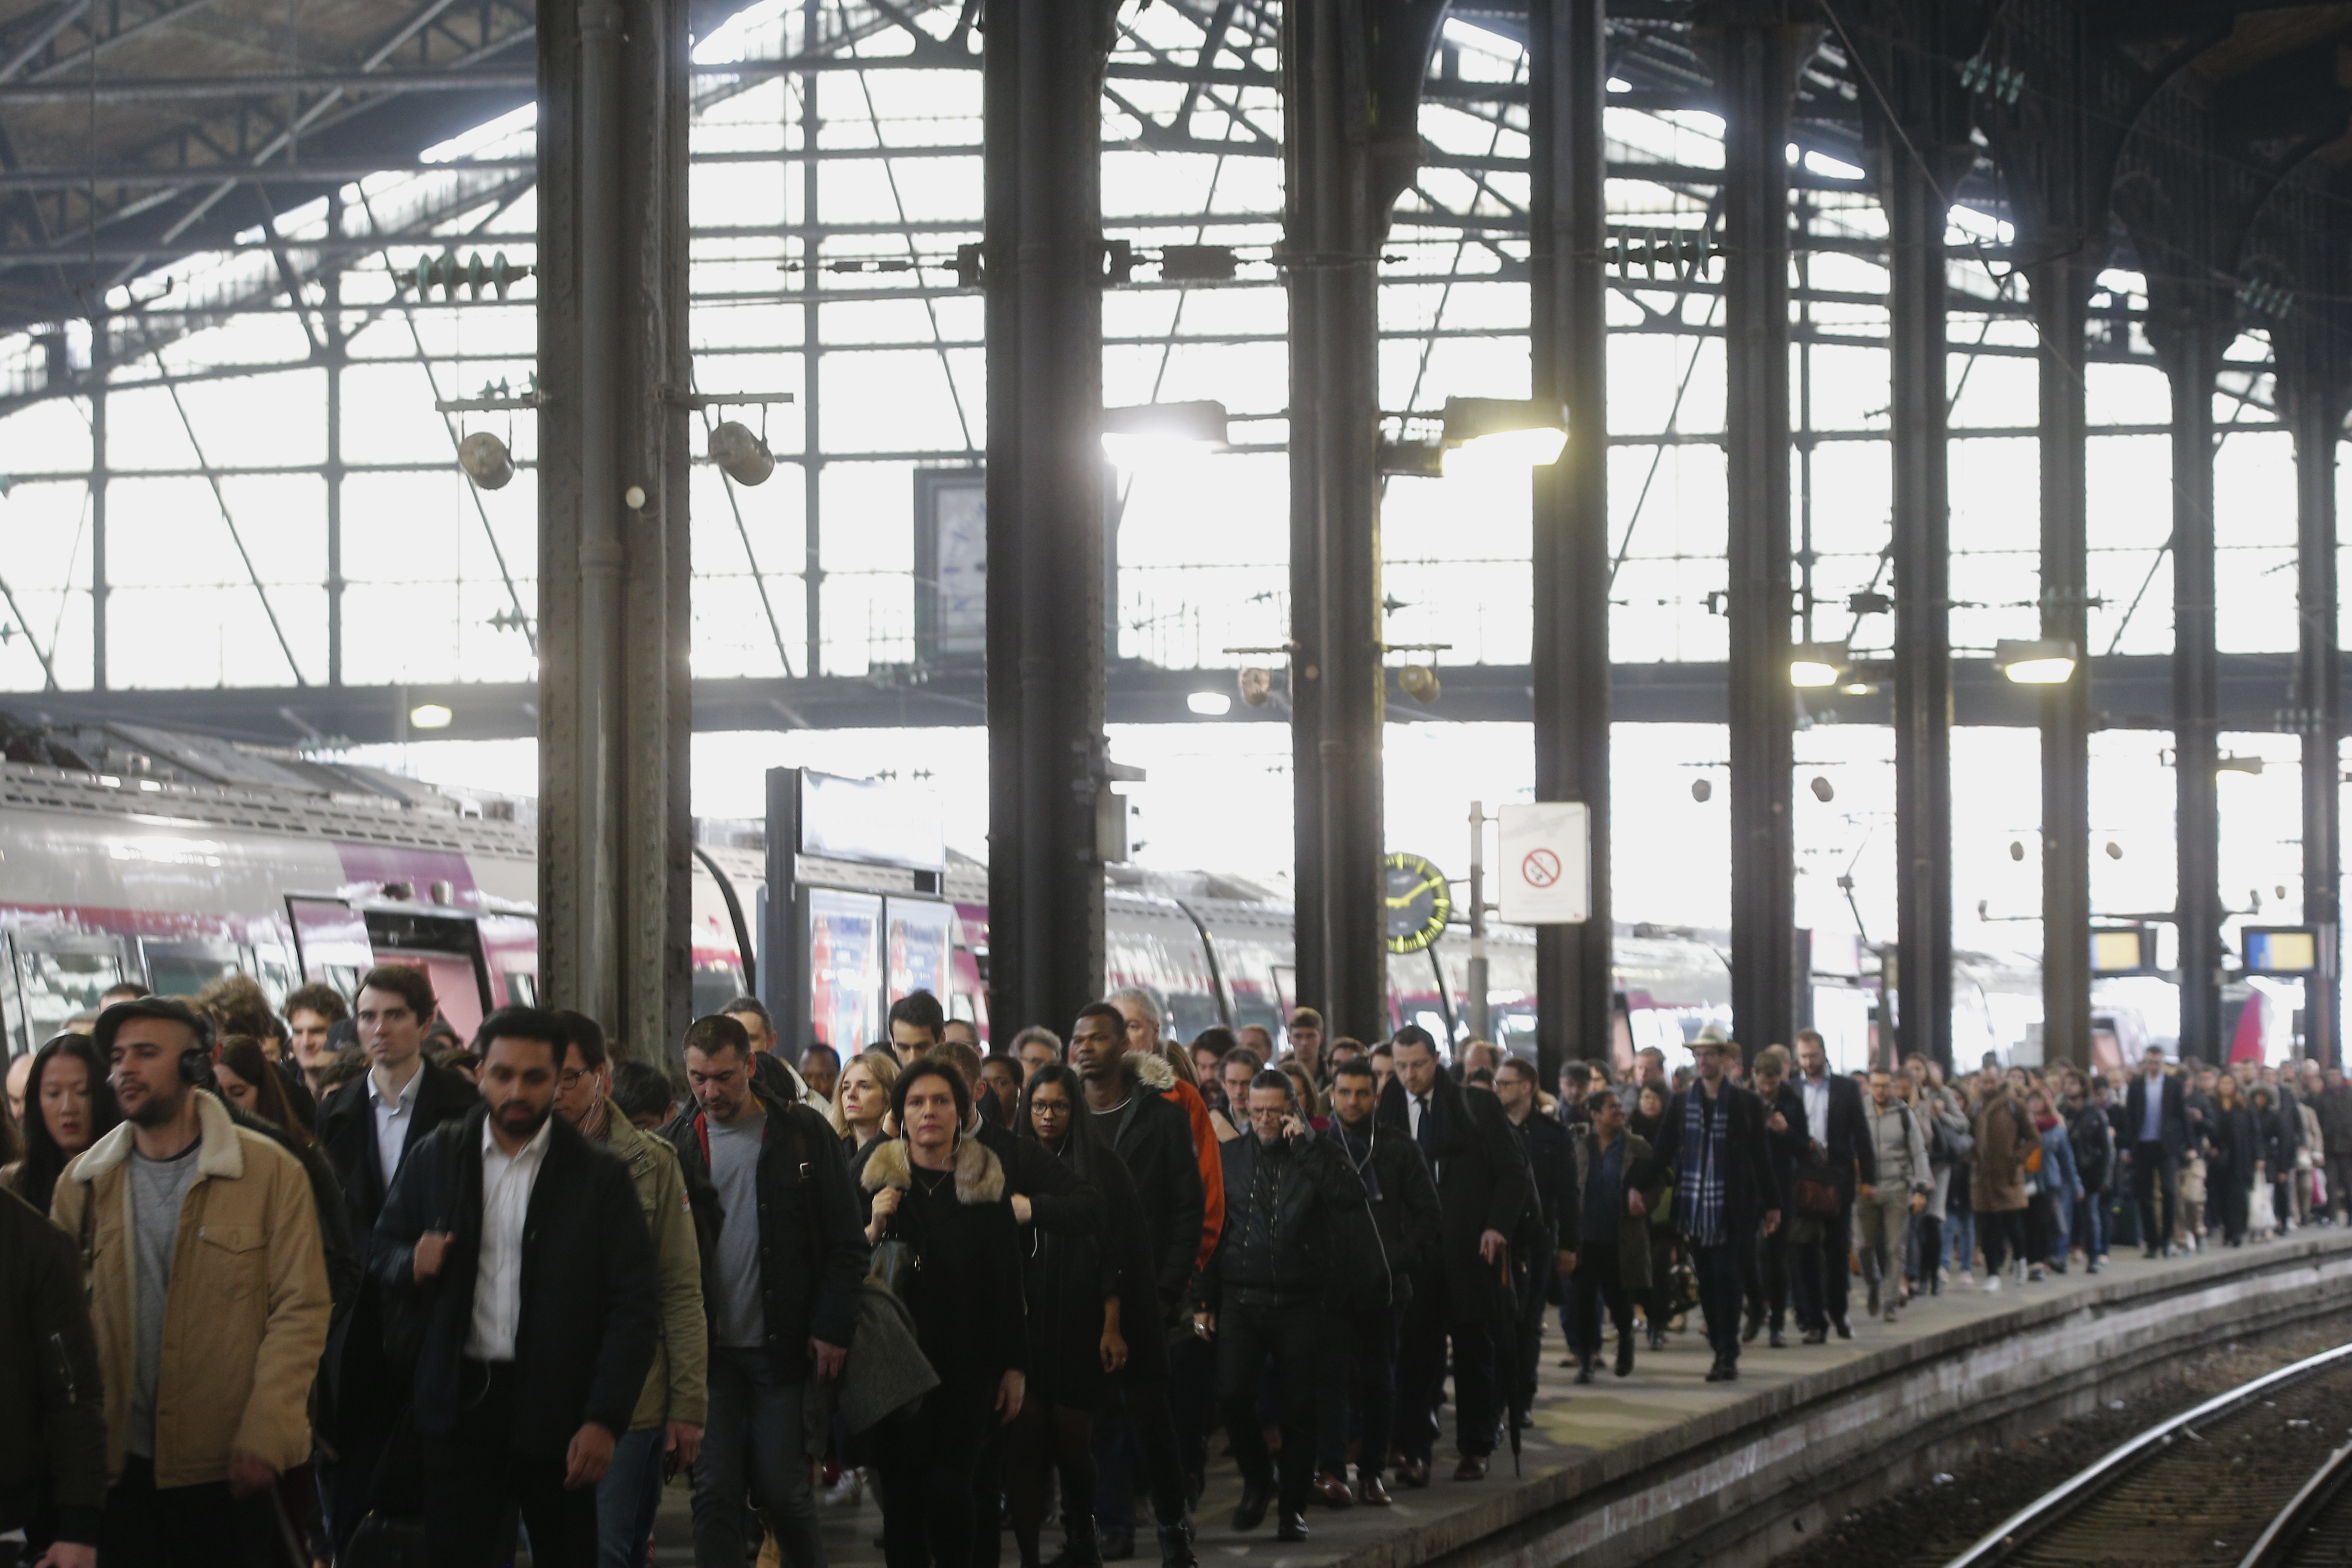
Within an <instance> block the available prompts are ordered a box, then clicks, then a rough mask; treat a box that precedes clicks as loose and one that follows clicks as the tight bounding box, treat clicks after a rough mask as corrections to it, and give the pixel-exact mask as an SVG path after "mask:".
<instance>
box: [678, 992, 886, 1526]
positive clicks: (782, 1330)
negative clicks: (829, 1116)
mask: <svg viewBox="0 0 2352 1568" xmlns="http://www.w3.org/2000/svg"><path fill="white" fill-rule="evenodd" d="M685 1056H686V1078H687V1086H688V1089H691V1090H692V1092H693V1095H694V1110H692V1111H690V1112H688V1114H686V1115H684V1116H681V1117H679V1118H678V1119H677V1121H672V1122H671V1123H670V1124H669V1125H668V1126H667V1127H665V1128H663V1129H662V1136H663V1137H665V1138H667V1140H668V1141H669V1143H670V1146H671V1147H672V1148H674V1149H676V1150H677V1163H678V1169H679V1173H681V1174H682V1175H683V1176H684V1177H685V1178H686V1192H687V1201H688V1204H689V1205H691V1206H692V1207H693V1209H694V1219H695V1235H696V1239H697V1240H698V1242H699V1243H700V1245H701V1247H702V1303H703V1310H704V1311H705V1312H706V1313H707V1314H708V1316H709V1329H710V1338H709V1343H710V1361H709V1406H708V1413H707V1415H706V1416H705V1419H704V1422H703V1436H702V1451H701V1452H700V1453H699V1454H698V1455H696V1456H695V1462H694V1542H695V1559H696V1561H697V1562H698V1563H707V1564H708V1563H718V1564H725V1565H727V1568H733V1564H735V1563H739V1562H740V1561H742V1560H743V1559H744V1558H745V1557H746V1556H748V1555H750V1554H751V1552H753V1551H756V1550H757V1543H756V1542H746V1541H745V1539H744V1535H745V1531H744V1528H743V1504H744V1499H745V1496H746V1495H747V1493H748V1492H749V1491H750V1490H751V1489H753V1487H754V1484H755V1483H756V1489H757V1490H758V1492H759V1494H760V1498H761V1504H762V1506H763V1507H764V1508H765V1509H766V1511H767V1522H768V1528H769V1530H770V1531H772V1533H773V1534H774V1535H775V1537H776V1539H777V1542H779V1544H780V1545H782V1548H783V1550H784V1553H785V1555H786V1557H787V1558H788V1559H789V1560H790V1561H792V1562H793V1563H804V1562H822V1561H823V1550H824V1548H823V1545H822V1542H821V1541H820V1539H819V1536H818V1531H817V1515H816V1499H815V1497H814V1493H813V1492H812V1491H811V1489H810V1487H809V1479H808V1467H807V1466H806V1465H805V1464H803V1463H802V1462H801V1460H802V1455H801V1452H800V1447H799V1443H798V1436H799V1433H800V1431H801V1425H802V1422H803V1411H804V1410H805V1408H806V1404H807V1397H806V1395H807V1388H808V1381H809V1379H810V1378H811V1377H820V1378H827V1377H835V1376H838V1375H839V1374H840V1372H841V1367H842V1364H843V1363H844V1361H845V1359H846V1357H847V1352H848V1349H849V1343H850V1337H851V1335H852V1333H853V1332H854V1331H855V1330H856V1322H857V1300H858V1290H859V1287H860V1283H861V1282H862V1281H863V1280H864V1279H865V1277H866V1266H867V1263H868V1261H869V1259H870V1258H871V1256H872V1252H871V1249H870V1248H869V1247H867V1246H866V1236H865V1232H864V1230H863V1229H862V1228H861V1226H860V1222H859V1219H858V1207H859V1205H858V1202H857V1194H856V1188H855V1186H854V1185H853V1184H852V1183H851V1181H850V1178H849V1173H848V1172H847V1171H846V1170H845V1168H844V1165H843V1162H842V1160H841V1154H840V1150H841V1145H840V1143H839V1142H838V1141H837V1140H836V1139H835V1137H834V1133H833V1129H832V1128H831V1127H830V1126H829V1125H827V1124H826V1123H825V1121H824V1119H823V1118H822V1117H820V1116H818V1115H817V1113H816V1112H815V1111H814V1110H811V1109H809V1108H808V1107H807V1106H806V1105H803V1104H796V1103H793V1102H791V1101H788V1100H781V1099H778V1098H776V1097H774V1096H773V1095H772V1094H771V1093H770V1092H769V1090H768V1089H767V1087H766V1085H765V1083H764V1081H763V1079H762V1076H761V1073H760V1068H759V1063H760V1062H761V1060H763V1059H765V1058H764V1055H763V1054H762V1053H759V1052H755V1051H754V1050H753V1049H752V1047H751V1036H750V1034H749V1033H748V1032H747V1031H746V1030H745V1029H744V1027H743V1025H742V1022H741V1020H740V1019H738V1018H736V1017H734V1016H730V1015H729V1014H724V1013H718V1014H713V1015H711V1016H708V1017H702V1018H697V1019H696V1020H695V1021H694V1022H693V1023H692V1024H690V1025H688V1026H687V1031H686V1042H685ZM880 1142H881V1141H880V1140H877V1141H876V1143H875V1144H874V1145H869V1147H876V1146H878V1145H879V1143H880Z"/></svg>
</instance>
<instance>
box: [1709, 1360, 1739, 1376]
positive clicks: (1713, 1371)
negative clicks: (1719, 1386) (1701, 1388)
mask: <svg viewBox="0 0 2352 1568" xmlns="http://www.w3.org/2000/svg"><path fill="white" fill-rule="evenodd" d="M1738 1375H1739V1374H1738V1373H1736V1372H1734V1371H1732V1370H1731V1359H1730V1358H1729V1357H1728V1356H1717V1357H1716V1358H1715V1364H1714V1365H1713V1366H1711V1367H1708V1368H1707V1369H1706V1381H1707V1382H1709V1383H1729V1382H1730V1381H1731V1380H1732V1379H1733V1378H1735V1377H1737V1376H1738Z"/></svg>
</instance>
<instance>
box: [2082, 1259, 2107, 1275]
mask: <svg viewBox="0 0 2352 1568" xmlns="http://www.w3.org/2000/svg"><path fill="white" fill-rule="evenodd" d="M2104 1267H2105V1266H2104V1265H2103V1264H2101V1263H2100V1262H2099V1260H2098V1259H2097V1258H2092V1259H2091V1260H2090V1261H2089V1262H2088V1263H2085V1264H2084V1265H2083V1272H2084V1273H2085V1274H2096V1273H2098V1272H2099V1271H2100V1270H2101V1269H2102V1268H2104Z"/></svg>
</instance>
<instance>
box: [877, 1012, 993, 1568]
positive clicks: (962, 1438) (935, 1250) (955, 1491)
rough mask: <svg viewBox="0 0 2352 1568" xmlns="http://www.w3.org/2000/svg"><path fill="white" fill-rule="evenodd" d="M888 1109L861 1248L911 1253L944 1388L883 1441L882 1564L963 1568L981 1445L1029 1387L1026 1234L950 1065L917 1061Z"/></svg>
mask: <svg viewBox="0 0 2352 1568" xmlns="http://www.w3.org/2000/svg"><path fill="white" fill-rule="evenodd" d="M892 1110H893V1111H894V1112H895V1114H896V1116H897V1118H898V1126H899V1128H900V1130H901V1131H900V1132H899V1134H898V1136H897V1137H895V1138H891V1139H889V1140H887V1141H885V1142H877V1143H876V1144H874V1145H873V1147H872V1150H871V1152H870V1154H869V1156H868V1158H867V1159H866V1166H865V1170H864V1173H863V1174H862V1175H861V1177H860V1179H859V1183H858V1185H859V1187H860V1189H861V1192H862V1195H863V1197H864V1201H865V1203H866V1212H867V1224H866V1239H867V1240H868V1241H870V1242H874V1243H876V1244H877V1245H878V1244H879V1243H880V1242H882V1241H883V1240H885V1239H889V1240H895V1241H899V1242H903V1243H905V1244H906V1245H907V1247H908V1248H909V1249H910V1250H911V1251H912V1253H913V1255H914V1256H913V1258H911V1259H910V1260H909V1261H908V1266H907V1267H906V1268H905V1269H904V1270H903V1271H902V1272H901V1273H900V1274H899V1277H898V1289H899V1295H900V1299H901V1300H903V1301H904V1302H905V1303H906V1307H907V1310H908V1313H909V1314H911V1315H912V1316H913V1318H914V1320H915V1339H916V1342H917V1343H918V1344H919V1345H920V1346H921V1347H922V1352H923V1354H924V1356H925V1358H926V1359H928V1360H929V1362H930V1363H931V1369H932V1370H933V1371H934V1372H936V1373H939V1376H940V1386H939V1387H938V1388H936V1389H934V1390H932V1391H931V1392H930V1393H929V1394H926V1395H925V1396H924V1398H923V1402H922V1405H920V1406H919V1408H918V1409H917V1410H916V1411H914V1412H913V1413H912V1414H911V1415H900V1416H897V1417H893V1418H892V1419H891V1420H889V1421H887V1422H886V1423H884V1425H883V1426H882V1427H880V1428H878V1429H877V1432H876V1448H877V1458H878V1460H879V1463H880V1468H881V1472H882V1500H883V1512H882V1536H883V1554H884V1556H885V1558H886V1560H887V1562H888V1563H889V1565H890V1568H922V1565H923V1564H924V1563H936V1564H938V1568H964V1564H966V1563H970V1562H971V1551H972V1539H973V1528H972V1521H973V1512H972V1510H973V1508H974V1506H975V1500H974V1498H973V1495H972V1490H973V1487H972V1481H973V1470H974V1463H975V1461H976V1459H977V1458H978V1457H979V1454H980V1452H981V1448H982V1437H983V1436H985V1435H986V1433H987V1431H988V1426H989V1424H990V1423H991V1422H1006V1421H1010V1420H1012V1419H1013V1416H1014V1415H1018V1414H1019V1413H1020V1410H1021V1402H1022V1397H1023V1394H1024V1387H1025V1384H1026V1379H1025V1376H1024V1373H1025V1369H1026V1367H1027V1364H1028V1356H1027V1351H1028V1346H1027V1329H1026V1326H1025V1324H1024V1321H1023V1309H1022V1300H1021V1255H1020V1250H1019V1229H1018V1226H1016V1225H1015V1224H1014V1222H1013V1205H1012V1201H1011V1198H1010V1196H1009V1195H1008V1193H1007V1189H1006V1186H1005V1181H1004V1168H1003V1165H1002V1164H1000V1163H998V1161H997V1158H996V1156H995V1154H994V1153H992V1152H990V1150H989V1149H988V1148H987V1146H986V1145H984V1144H982V1142H980V1140H979V1139H977V1138H967V1137H965V1136H964V1135H963V1131H962V1129H963V1128H964V1127H965V1125H966V1124H967V1123H969V1122H970V1121H971V1089H969V1088H968V1087H967V1086H966V1085H965V1083H964V1081H963V1076H962V1075H961V1073H959V1072H957V1071H956V1069H955V1068H954V1066H953V1065H952V1064H951V1063H948V1062H944V1061H939V1060H936V1059H933V1058H918V1059H917V1060H915V1061H913V1062H910V1063H908V1066H907V1067H906V1068H905V1069H904V1070H903V1071H902V1072H901V1073H900V1074H899V1077H898V1084H897V1086H896V1087H895V1089H894V1090H893V1093H892ZM987 1506H988V1507H990V1508H993V1507H995V1506H996V1504H995V1500H994V1499H989V1500H987Z"/></svg>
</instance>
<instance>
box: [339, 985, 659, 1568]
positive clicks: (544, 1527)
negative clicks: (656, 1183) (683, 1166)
mask: <svg viewBox="0 0 2352 1568" xmlns="http://www.w3.org/2000/svg"><path fill="white" fill-rule="evenodd" d="M481 1037H482V1040H483V1042H484V1050H483V1057H482V1104H481V1105H480V1106H478V1107H477V1108H476V1109H475V1110H472V1111H470V1112H468V1113H467V1115H466V1116H465V1117H464V1118H463V1119H462V1120H460V1121H455V1122H452V1123H450V1124H448V1125H446V1126H444V1127H442V1128H440V1129H439V1130H437V1131H436V1132H435V1133H434V1134H433V1136H432V1137H431V1138H429V1139H427V1140H426V1141H425V1142H422V1143H420V1144H418V1145H417V1146H416V1147H415V1149H413V1150H411V1151H410V1153H409V1157H408V1161H407V1163H405V1164H404V1166H403V1167H402V1168H401V1173H400V1179H399V1180H398V1182H397V1183H395V1184H394V1187H393V1192H392V1195H391V1197H390V1198H389V1199H388V1200H387V1201H386V1202H385V1205H384V1211H383V1218H382V1219H381V1220H380V1221H379V1222H378V1223H377V1226H376V1232H375V1245H374V1248H373V1255H372V1258H371V1267H372V1268H373V1271H374V1273H375V1275H376V1277H377V1279H379V1281H380V1282H381V1283H382V1284H383V1288H384V1289H385V1291H386V1292H387V1294H388V1296H389V1297H391V1298H392V1299H394V1300H406V1301H409V1302H412V1303H415V1306H416V1308H417V1309H418V1310H420V1311H421V1312H422V1313H423V1314H424V1316H425V1336H424V1344H423V1347H422V1349H421V1350H420V1351H419V1352H418V1356H417V1364H416V1381H415V1406H414V1408H415V1418H416V1429H417V1432H418V1434H419V1435H420V1436H422V1437H423V1438H424V1443H423V1445H422V1447H423V1458H424V1472H425V1528H426V1532H427V1536H428V1542H429V1548H430V1555H431V1559H432V1561H433V1562H434V1563H436V1564H449V1565H452V1568H488V1564H489V1563H492V1562H493V1561H494V1560H495V1557H496V1553H497V1550H498V1548H499V1544H500V1541H501V1538H502V1535H503V1533H504V1532H503V1529H502V1525H503V1521H505V1519H506V1518H507V1517H508V1516H509V1511H510V1510H514V1509H517V1508H519V1509H520V1510H521V1513H522V1517H523V1521H524V1522H525V1524H526V1525H527V1526H528V1527H529V1529H530V1543H531V1555H532V1560H533V1561H534V1562H536V1563H541V1564H543V1565H545V1568H556V1565H558V1564H562V1565H563V1568H593V1564H594V1563H595V1561H596V1483H597V1482H598V1481H599V1480H600V1479H603V1477H604V1471H605V1469H606V1468H607V1467H608V1466H609V1465H610V1464H611V1463H612V1458H613V1447H614V1443H615V1442H616V1441H617V1440H618V1439H619V1438H620V1437H621V1436H623V1435H624V1434H625V1433H626V1432H627V1431H628V1429H629V1426H630V1422H631V1419H632V1416H633V1415H634V1414H635V1409H636V1405H637V1397H638V1394H639V1393H640V1391H641V1390H642V1389H643V1388H644V1386H645V1381H646V1373H647V1372H648V1371H649V1370H650V1369H651V1367H652V1365H653V1359H654V1350H655V1342H656V1337H657V1335H658V1331H659V1330H658V1324H659V1310H658V1305H657V1294H658V1287H657V1270H656V1263H655V1258H654V1247H653V1242H652V1239H651V1237H650V1236H649V1234H648V1232H647V1230H646V1219H645V1213H644V1210H643V1209H642V1207H641V1206H640V1205H639V1204H638V1201H637V1195H636V1189H635V1184H633V1183H632V1182H631V1180H630V1178H629V1173H628V1170H627V1168H626V1167H625V1166H624V1165H623V1164H622V1163H620V1162H619V1161H618V1160H615V1159H614V1158H613V1157H612V1155H610V1154H608V1153H606V1152H604V1150H603V1149H601V1148H599V1147H597V1146H596V1145H594V1144H593V1143H591V1142H588V1140H587V1139H586V1138H584V1137H583V1136H582V1134H581V1132H580V1131H579V1129H577V1128H575V1127H573V1126H572V1123H571V1122H569V1121H565V1120H563V1119H562V1118H561V1117H558V1116H555V1115H554V1114H553V1111H554V1108H555V1088H556V1081H557V1076H558V1070H559V1067H560V1064H561V1063H562V1056H563V1051H564V1048H565V1047H566V1046H567V1045H568V1043H569V1039H568V1036H567V1033H566V1030H565V1027H564V1026H563V1024H562V1021H561V1020H560V1019H558V1018H557V1017H555V1016H553V1015H551V1014H549V1013H544V1012H541V1010H539V1009H538V1008H535V1007H508V1008H503V1009H501V1010H500V1011H499V1012H497V1013H494V1014H492V1015H491V1016H489V1018H488V1019H487V1020H485V1021H484V1023H483V1025H482V1035H481Z"/></svg>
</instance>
